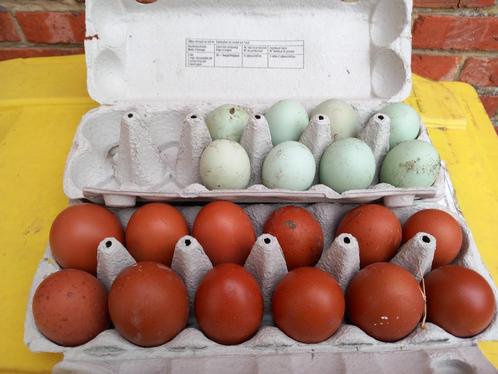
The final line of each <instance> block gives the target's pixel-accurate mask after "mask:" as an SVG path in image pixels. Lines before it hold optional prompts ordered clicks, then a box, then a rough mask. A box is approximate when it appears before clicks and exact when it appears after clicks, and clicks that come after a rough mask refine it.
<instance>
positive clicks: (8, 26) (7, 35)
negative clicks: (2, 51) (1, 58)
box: [0, 9, 21, 42]
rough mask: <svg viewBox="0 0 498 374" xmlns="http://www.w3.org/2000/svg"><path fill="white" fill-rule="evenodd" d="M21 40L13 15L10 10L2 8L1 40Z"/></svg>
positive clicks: (0, 12) (0, 11) (0, 14)
mask: <svg viewBox="0 0 498 374" xmlns="http://www.w3.org/2000/svg"><path fill="white" fill-rule="evenodd" d="M20 40H21V38H20V37H19V34H18V33H17V31H16V26H15V24H14V20H13V18H12V16H11V15H10V13H9V12H5V11H2V10H1V9H0V42H18V41H20Z"/></svg>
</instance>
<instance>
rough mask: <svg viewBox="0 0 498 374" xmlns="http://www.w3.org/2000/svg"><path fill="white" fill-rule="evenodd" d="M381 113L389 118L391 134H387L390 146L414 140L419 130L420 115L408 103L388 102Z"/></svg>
mask: <svg viewBox="0 0 498 374" xmlns="http://www.w3.org/2000/svg"><path fill="white" fill-rule="evenodd" d="M381 113H384V114H385V115H387V116H389V118H390V119H391V135H390V136H389V146H390V148H394V147H396V146H397V145H398V144H399V143H401V142H404V141H407V140H414V139H416V138H417V136H418V134H419V132H420V116H419V115H418V113H417V112H416V110H415V109H413V108H412V107H411V106H410V105H407V104H404V103H393V104H389V105H388V106H386V107H385V108H383V109H382V110H381Z"/></svg>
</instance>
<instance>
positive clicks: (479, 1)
mask: <svg viewBox="0 0 498 374" xmlns="http://www.w3.org/2000/svg"><path fill="white" fill-rule="evenodd" d="M413 5H414V6H416V7H418V8H485V7H489V6H493V5H495V0H415V1H414V2H413Z"/></svg>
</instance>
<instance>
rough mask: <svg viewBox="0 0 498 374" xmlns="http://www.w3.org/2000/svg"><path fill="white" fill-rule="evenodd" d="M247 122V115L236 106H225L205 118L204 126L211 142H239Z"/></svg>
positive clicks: (242, 109)
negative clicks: (218, 140)
mask: <svg viewBox="0 0 498 374" xmlns="http://www.w3.org/2000/svg"><path fill="white" fill-rule="evenodd" d="M248 121H249V113H248V112H247V111H246V110H245V109H244V108H242V107H240V106H238V105H232V104H225V105H222V106H220V107H218V108H216V109H214V110H213V111H212V112H210V113H209V114H208V115H207V116H206V125H207V127H208V129H209V133H210V134H211V138H212V139H213V140H217V139H228V140H233V141H236V142H239V141H240V138H241V136H242V133H243V132H244V129H245V127H246V125H247V122H248Z"/></svg>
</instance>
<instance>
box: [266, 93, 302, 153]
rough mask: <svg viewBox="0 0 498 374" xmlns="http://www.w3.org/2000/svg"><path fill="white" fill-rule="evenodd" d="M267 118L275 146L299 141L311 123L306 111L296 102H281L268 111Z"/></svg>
mask: <svg viewBox="0 0 498 374" xmlns="http://www.w3.org/2000/svg"><path fill="white" fill-rule="evenodd" d="M265 117H266V120H267V121H268V126H269V127H270V133H271V141H272V143H273V145H277V144H280V143H283V142H286V141H291V140H299V138H300V137H301V134H302V133H303V131H304V129H305V128H306V126H308V123H309V117H308V113H307V112H306V109H304V107H303V106H302V105H301V104H300V103H298V102H297V101H294V100H282V101H279V102H278V103H276V104H275V105H273V106H272V107H271V108H270V109H268V111H267V112H266V114H265Z"/></svg>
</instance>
